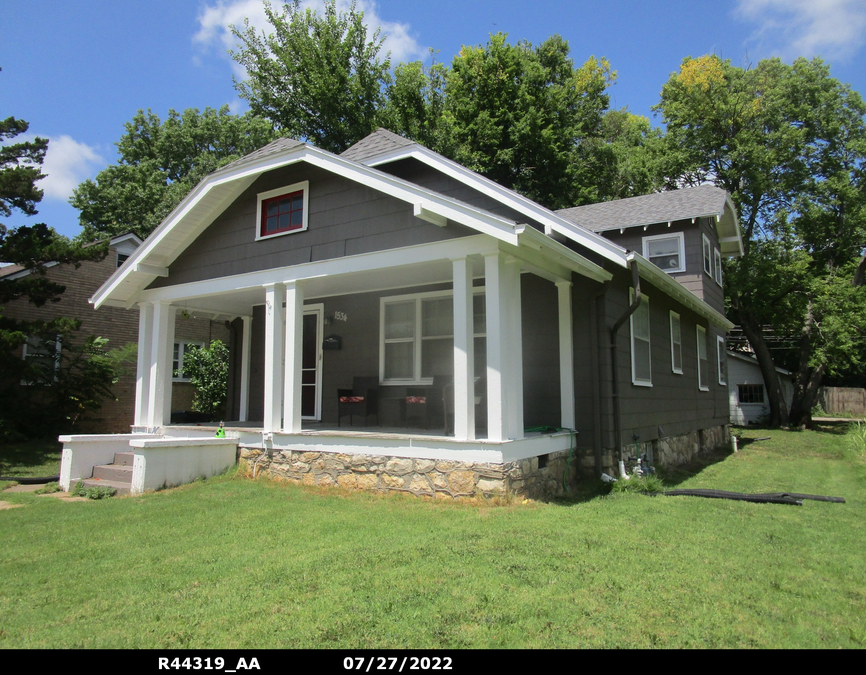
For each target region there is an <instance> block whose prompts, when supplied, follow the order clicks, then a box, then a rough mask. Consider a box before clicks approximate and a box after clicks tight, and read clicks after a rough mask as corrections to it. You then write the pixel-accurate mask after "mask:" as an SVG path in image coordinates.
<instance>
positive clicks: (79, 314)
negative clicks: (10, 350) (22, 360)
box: [3, 248, 228, 433]
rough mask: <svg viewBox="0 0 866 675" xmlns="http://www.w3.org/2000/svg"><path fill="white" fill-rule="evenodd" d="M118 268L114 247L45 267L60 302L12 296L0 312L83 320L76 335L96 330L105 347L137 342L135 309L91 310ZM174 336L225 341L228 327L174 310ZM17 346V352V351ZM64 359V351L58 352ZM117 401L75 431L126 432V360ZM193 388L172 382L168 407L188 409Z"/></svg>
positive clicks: (129, 388) (130, 390)
mask: <svg viewBox="0 0 866 675" xmlns="http://www.w3.org/2000/svg"><path fill="white" fill-rule="evenodd" d="M116 269H117V251H116V249H114V248H111V249H109V252H108V255H107V256H106V257H105V258H104V259H103V260H101V261H99V262H84V263H82V264H81V266H80V267H78V268H76V267H75V266H74V265H56V266H54V267H51V268H49V269H48V272H47V277H48V279H50V280H51V281H55V282H57V283H60V284H63V285H64V286H66V291H65V292H64V293H63V295H62V296H61V299H60V301H59V302H54V303H47V304H46V305H43V306H42V307H36V306H35V305H33V304H31V303H29V302H27V301H26V300H14V301H11V302H9V303H7V304H6V305H5V306H4V308H3V313H4V314H5V315H6V316H8V317H11V318H14V319H19V320H24V321H38V320H41V321H48V320H51V319H54V318H57V317H61V316H65V317H70V318H76V319H79V320H80V321H81V328H80V329H79V331H78V333H77V336H76V338H73V339H76V340H78V339H80V340H82V341H83V340H84V339H85V338H86V337H87V336H90V335H95V336H99V337H104V338H108V348H109V349H113V348H115V347H120V346H123V345H124V344H127V343H130V342H132V343H136V342H137V341H138V309H137V308H135V307H134V308H132V309H129V310H125V309H121V308H117V307H101V308H100V309H99V310H94V309H93V305H91V304H90V303H89V302H88V300H89V298H90V297H91V296H92V295H93V294H94V293H95V292H96V290H97V289H98V288H99V287H100V286H101V285H102V284H103V283H104V282H105V281H106V280H107V279H108V277H109V276H111V275H112V274H113V273H114V271H115V270H116ZM175 333H176V339H178V340H197V341H201V342H205V343H207V342H209V341H210V340H211V339H220V340H223V341H225V342H226V344H228V330H227V329H226V327H225V325H224V323H223V322H216V321H210V320H208V319H194V318H184V317H183V316H182V313H181V312H178V320H177V326H176V329H175ZM20 351H21V350H20V348H19V354H20ZM61 358H62V354H61ZM113 392H114V394H115V396H116V397H117V400H116V401H112V400H106V401H104V402H103V404H102V407H101V408H100V409H99V410H96V411H93V412H92V413H90V415H89V416H88V418H87V419H86V420H82V421H81V423H80V425H79V426H78V428H77V429H76V431H77V432H81V433H128V432H129V427H130V425H131V424H132V422H133V415H134V407H135V364H134V363H132V364H130V367H129V373H128V374H126V375H125V376H123V377H121V378H120V380H119V381H118V383H117V384H116V385H114V387H113ZM192 394H193V388H192V386H191V385H189V384H187V383H181V382H176V383H174V385H173V391H172V410H183V409H189V405H190V403H191V401H192Z"/></svg>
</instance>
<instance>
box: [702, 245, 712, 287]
mask: <svg viewBox="0 0 866 675" xmlns="http://www.w3.org/2000/svg"><path fill="white" fill-rule="evenodd" d="M701 237H702V240H703V248H702V249H701V266H702V267H703V268H704V273H705V274H706V275H707V276H709V277H710V278H711V279H712V278H713V245H712V244H711V243H710V239H709V237H707V235H705V234H701Z"/></svg>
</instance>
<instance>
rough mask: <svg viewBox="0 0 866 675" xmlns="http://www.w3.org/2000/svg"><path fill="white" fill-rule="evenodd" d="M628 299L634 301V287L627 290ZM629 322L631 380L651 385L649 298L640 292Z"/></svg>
mask: <svg viewBox="0 0 866 675" xmlns="http://www.w3.org/2000/svg"><path fill="white" fill-rule="evenodd" d="M629 300H630V302H634V289H633V288H632V289H630V290H629ZM629 321H630V322H631V381H632V384H636V385H640V386H642V387H651V386H652V364H651V363H650V358H651V351H650V312H649V298H647V297H646V296H645V295H643V294H641V302H640V305H638V308H637V309H636V310H635V311H634V313H633V314H632V315H631V317H629Z"/></svg>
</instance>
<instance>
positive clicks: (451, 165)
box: [362, 144, 626, 267]
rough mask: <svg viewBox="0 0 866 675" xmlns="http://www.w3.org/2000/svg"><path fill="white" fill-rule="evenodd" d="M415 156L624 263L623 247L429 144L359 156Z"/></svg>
mask: <svg viewBox="0 0 866 675" xmlns="http://www.w3.org/2000/svg"><path fill="white" fill-rule="evenodd" d="M409 158H412V159H417V160H418V161H420V162H423V163H424V164H427V165H428V166H430V167H433V168H434V169H437V170H438V171H441V172H442V173H444V174H445V175H447V176H450V177H451V178H454V179H455V180H458V181H460V182H461V183H464V184H465V185H468V186H470V187H472V188H474V189H476V190H478V191H479V192H481V193H482V194H485V195H487V196H488V197H492V198H493V199H495V200H496V201H498V202H500V203H502V204H505V205H506V206H509V207H511V208H512V209H514V210H515V211H518V212H520V213H522V214H523V215H525V216H527V217H529V218H532V219H533V220H537V221H538V222H539V223H541V224H542V225H544V227H545V232H546V233H547V234H549V230H552V231H554V232H559V233H560V234H562V235H563V236H566V237H568V238H569V239H572V240H574V241H576V242H577V243H579V244H581V245H582V246H585V247H586V248H588V249H589V250H590V251H593V252H594V253H598V254H599V255H600V256H602V257H604V258H605V259H607V260H610V261H611V262H613V263H615V264H617V265H618V266H620V267H625V266H626V262H625V249H623V248H622V247H620V246H618V245H617V244H614V243H613V242H612V241H610V240H608V239H605V238H604V237H602V236H601V235H599V234H596V233H595V232H591V231H590V230H587V229H585V228H582V227H579V226H577V225H575V224H574V223H571V222H569V221H567V220H565V219H564V218H562V217H561V216H558V215H556V213H554V212H553V211H551V210H550V209H547V208H545V207H543V206H541V204H537V203H536V202H534V201H532V200H531V199H529V198H527V197H524V196H523V195H521V194H519V193H517V192H515V191H514V190H509V189H508V188H506V187H502V186H501V185H499V184H498V183H495V182H493V181H492V180H490V179H489V178H485V177H484V176H481V175H480V174H477V173H475V172H474V171H472V170H470V169H467V168H466V167H465V166H461V165H460V164H458V163H457V162H454V161H452V160H450V159H448V158H446V157H443V156H442V155H440V154H438V153H436V152H433V151H432V150H430V149H429V148H425V147H424V146H422V145H418V144H415V145H410V146H406V147H402V148H397V149H395V150H392V151H389V152H387V153H383V154H381V155H376V156H374V157H367V158H365V159H363V160H362V161H363V163H364V164H367V165H368V166H379V165H381V164H387V163H389V162H394V161H397V160H399V159H409Z"/></svg>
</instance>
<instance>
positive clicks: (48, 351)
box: [21, 335, 61, 385]
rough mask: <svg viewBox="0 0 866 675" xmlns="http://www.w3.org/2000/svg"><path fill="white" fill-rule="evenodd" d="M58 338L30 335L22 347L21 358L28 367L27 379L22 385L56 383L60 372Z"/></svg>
mask: <svg viewBox="0 0 866 675" xmlns="http://www.w3.org/2000/svg"><path fill="white" fill-rule="evenodd" d="M60 344H61V343H60V336H44V335H31V336H30V337H28V338H27V341H26V342H25V343H24V345H23V349H22V353H21V358H23V359H24V360H25V361H26V362H27V365H28V366H29V375H30V376H29V377H26V378H25V379H24V380H22V381H21V384H24V385H39V384H51V383H53V382H57V375H58V372H59V370H60Z"/></svg>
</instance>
